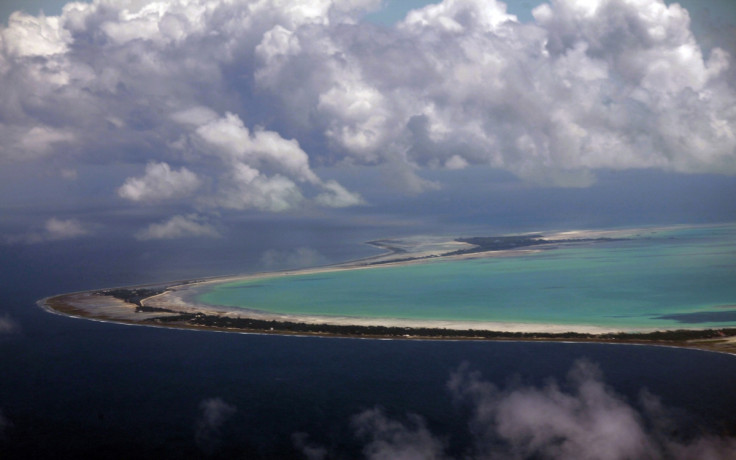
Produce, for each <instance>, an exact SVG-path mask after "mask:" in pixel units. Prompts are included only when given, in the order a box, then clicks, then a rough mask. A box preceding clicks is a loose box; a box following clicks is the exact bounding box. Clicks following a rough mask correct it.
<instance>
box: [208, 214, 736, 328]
mask: <svg viewBox="0 0 736 460" xmlns="http://www.w3.org/2000/svg"><path fill="white" fill-rule="evenodd" d="M198 300H199V301H201V302H204V303H208V304H214V305H227V306H234V307H243V308H248V309H252V310H260V311H265V312H275V313H289V314H304V315H326V316H357V317H372V318H407V319H438V320H465V321H505V322H525V323H554V324H592V325H603V326H614V327H623V328H626V327H631V328H634V327H667V328H673V327H699V328H700V327H703V328H705V327H734V326H736V225H729V226H718V227H709V228H681V229H675V230H668V231H663V232H659V233H657V234H656V236H655V237H653V238H646V239H638V240H628V241H617V242H606V243H594V244H590V243H588V244H581V245H576V246H570V247H564V248H558V249H551V250H545V251H542V252H540V253H536V254H531V255H523V256H516V257H504V258H484V259H473V260H457V261H434V262H428V263H423V264H415V265H406V266H399V267H378V268H371V269H366V270H349V271H338V272H332V273H320V274H311V275H293V276H277V277H273V278H265V279H258V280H250V281H239V282H234V283H223V284H218V285H215V286H213V287H211V288H209V290H208V291H206V292H203V293H202V294H200V295H199V296H198Z"/></svg>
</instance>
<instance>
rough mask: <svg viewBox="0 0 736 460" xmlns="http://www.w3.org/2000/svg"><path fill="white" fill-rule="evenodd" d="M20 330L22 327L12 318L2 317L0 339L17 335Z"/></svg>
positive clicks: (0, 320)
mask: <svg viewBox="0 0 736 460" xmlns="http://www.w3.org/2000/svg"><path fill="white" fill-rule="evenodd" d="M19 330H20V326H18V323H16V322H15V321H14V320H13V319H12V318H11V317H10V316H8V315H5V316H0V337H2V336H4V335H11V334H15V333H17V332H18V331H19Z"/></svg>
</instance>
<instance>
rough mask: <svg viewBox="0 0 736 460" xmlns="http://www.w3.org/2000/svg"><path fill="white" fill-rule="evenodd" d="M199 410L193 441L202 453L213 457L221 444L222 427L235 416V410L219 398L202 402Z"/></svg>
mask: <svg viewBox="0 0 736 460" xmlns="http://www.w3.org/2000/svg"><path fill="white" fill-rule="evenodd" d="M199 409H200V411H201V413H200V416H199V419H198V420H197V423H196V427H195V433H194V439H195V441H196V443H197V447H199V448H200V449H201V450H202V452H204V453H205V454H206V455H213V454H214V453H216V452H217V451H218V450H219V449H220V446H221V444H222V439H221V430H222V426H223V425H224V424H225V422H227V421H228V420H229V419H230V418H231V417H232V416H233V415H235V413H236V412H237V408H236V407H235V406H231V405H230V404H228V403H226V402H225V401H223V400H222V399H221V398H210V399H205V400H204V401H202V402H201V403H200V404H199Z"/></svg>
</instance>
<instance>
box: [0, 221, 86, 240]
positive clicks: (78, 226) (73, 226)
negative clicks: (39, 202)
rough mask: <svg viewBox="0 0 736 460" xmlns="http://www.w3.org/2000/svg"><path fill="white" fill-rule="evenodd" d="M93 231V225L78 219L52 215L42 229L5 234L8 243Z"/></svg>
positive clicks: (64, 236)
mask: <svg viewBox="0 0 736 460" xmlns="http://www.w3.org/2000/svg"><path fill="white" fill-rule="evenodd" d="M91 233H92V230H91V226H90V225H87V224H83V223H82V222H80V221H79V220H77V219H58V218H56V217H52V218H50V219H48V220H47V221H46V222H44V224H43V229H42V230H32V231H29V232H28V233H25V234H16V235H4V236H3V239H4V240H5V242H6V243H7V244H18V243H20V244H36V243H44V242H48V241H59V240H69V239H74V238H79V237H82V236H87V235H90V234H91Z"/></svg>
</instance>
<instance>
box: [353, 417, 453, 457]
mask: <svg viewBox="0 0 736 460" xmlns="http://www.w3.org/2000/svg"><path fill="white" fill-rule="evenodd" d="M408 418H409V421H408V422H407V423H401V422H398V421H396V420H391V419H390V418H389V417H387V416H386V415H385V414H384V413H383V411H381V410H380V409H371V410H367V411H365V412H363V413H361V414H359V415H356V416H355V417H353V420H352V426H353V428H354V430H355V433H356V435H357V436H358V437H359V438H360V439H363V440H366V441H368V443H367V444H366V446H365V447H364V448H363V453H364V454H365V456H366V458H368V459H371V460H389V459H404V460H411V459H416V460H419V459H426V460H432V459H441V458H444V457H445V456H444V454H443V451H444V443H443V442H441V441H440V440H439V439H437V438H436V437H435V436H433V435H432V433H430V431H429V430H428V429H427V427H426V425H425V423H424V420H423V419H422V418H421V417H419V416H417V415H410V416H409V417H408Z"/></svg>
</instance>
